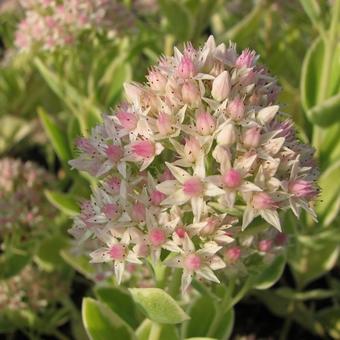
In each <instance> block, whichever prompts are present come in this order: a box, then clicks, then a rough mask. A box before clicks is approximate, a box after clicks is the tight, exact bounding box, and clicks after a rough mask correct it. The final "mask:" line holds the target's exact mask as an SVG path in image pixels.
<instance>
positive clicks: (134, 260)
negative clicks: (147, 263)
mask: <svg viewBox="0 0 340 340" xmlns="http://www.w3.org/2000/svg"><path fill="white" fill-rule="evenodd" d="M126 261H127V262H130V263H135V264H142V263H143V262H142V261H141V260H140V259H139V258H138V257H137V255H136V254H135V253H134V252H132V251H130V252H129V253H128V255H127V256H126Z"/></svg>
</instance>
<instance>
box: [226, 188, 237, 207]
mask: <svg viewBox="0 0 340 340" xmlns="http://www.w3.org/2000/svg"><path fill="white" fill-rule="evenodd" d="M223 198H224V200H225V202H226V204H227V206H228V208H233V207H234V204H235V199H236V192H235V191H226V192H225V194H224V196H223Z"/></svg>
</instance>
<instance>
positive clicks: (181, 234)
mask: <svg viewBox="0 0 340 340" xmlns="http://www.w3.org/2000/svg"><path fill="white" fill-rule="evenodd" d="M186 233H187V232H186V231H185V229H184V228H183V227H178V228H177V229H176V234H177V236H178V237H179V238H184V237H185V234H186Z"/></svg>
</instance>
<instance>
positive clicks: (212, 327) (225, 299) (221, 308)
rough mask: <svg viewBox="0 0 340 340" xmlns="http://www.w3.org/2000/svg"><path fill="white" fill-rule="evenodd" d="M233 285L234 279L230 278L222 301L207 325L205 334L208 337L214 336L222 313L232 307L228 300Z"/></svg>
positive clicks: (222, 315) (229, 299)
mask: <svg viewBox="0 0 340 340" xmlns="http://www.w3.org/2000/svg"><path fill="white" fill-rule="evenodd" d="M234 287H235V280H234V279H230V282H229V285H228V289H227V291H226V293H225V295H224V297H223V300H222V302H221V303H220V304H218V310H217V311H216V315H215V317H214V320H213V321H212V323H211V325H210V327H209V330H208V335H207V336H208V337H209V336H210V337H212V336H214V334H215V333H216V330H217V328H218V326H219V324H220V323H221V321H222V318H223V317H224V314H225V313H226V312H227V311H228V310H229V309H230V308H231V307H232V304H231V303H230V301H231V297H232V294H233V291H234Z"/></svg>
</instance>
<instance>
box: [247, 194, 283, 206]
mask: <svg viewBox="0 0 340 340" xmlns="http://www.w3.org/2000/svg"><path fill="white" fill-rule="evenodd" d="M253 207H254V209H258V210H262V209H277V208H278V203H277V202H275V201H274V200H273V198H272V197H271V196H270V195H269V194H267V193H266V192H258V193H256V194H255V195H254V196H253Z"/></svg>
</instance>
